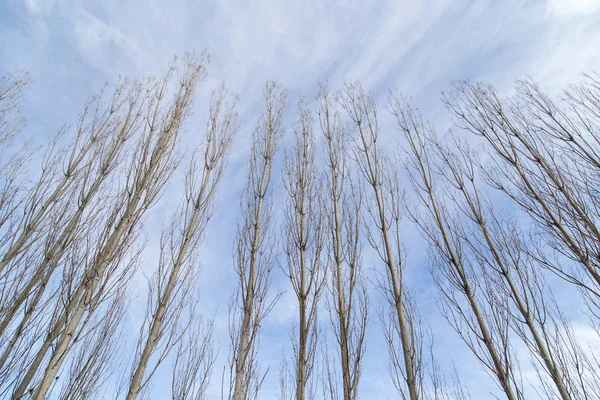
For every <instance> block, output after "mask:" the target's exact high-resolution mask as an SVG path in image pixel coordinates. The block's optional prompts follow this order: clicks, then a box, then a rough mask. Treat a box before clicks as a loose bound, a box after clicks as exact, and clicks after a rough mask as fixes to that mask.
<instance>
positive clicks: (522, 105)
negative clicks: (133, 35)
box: [444, 74, 600, 299]
mask: <svg viewBox="0 0 600 400" xmlns="http://www.w3.org/2000/svg"><path fill="white" fill-rule="evenodd" d="M599 82H600V78H599V77H598V75H597V74H591V75H588V76H587V77H586V79H585V81H584V82H583V83H582V84H580V85H576V86H573V87H572V88H571V89H570V90H568V91H567V92H566V93H565V96H564V103H563V104H561V105H557V104H555V103H554V102H553V101H551V100H550V99H549V97H548V96H547V95H545V94H544V93H543V92H542V91H541V90H540V89H539V88H538V87H537V86H536V85H535V84H534V83H533V82H531V81H530V80H526V81H519V82H518V83H517V95H516V96H515V97H513V98H511V99H507V100H501V99H500V98H499V97H498V96H497V93H496V91H495V89H494V88H493V87H492V86H490V85H485V84H472V83H469V82H467V81H459V82H456V83H455V84H454V90H453V91H452V92H451V93H449V94H448V95H445V96H444V101H445V103H446V105H447V106H448V109H449V110H450V111H451V112H452V113H453V115H454V116H455V119H456V124H457V125H458V126H459V127H460V128H463V129H465V130H467V131H469V132H472V133H474V134H475V135H477V136H480V137H482V138H484V139H485V142H486V144H487V145H488V146H487V148H488V149H489V150H490V154H491V159H490V162H491V165H492V166H493V168H490V169H491V170H492V171H493V172H492V173H490V174H488V177H487V178H488V180H489V181H490V183H491V184H492V185H493V186H494V187H495V188H496V189H499V190H501V191H502V192H504V193H505V194H506V195H507V196H508V197H509V198H511V199H512V200H513V201H514V202H515V203H516V204H517V205H518V206H520V207H521V209H522V210H523V211H525V212H526V213H527V214H528V215H529V216H530V217H531V218H532V219H533V220H534V221H535V222H536V223H537V226H538V227H539V228H540V233H541V234H542V235H543V236H545V241H546V244H547V246H546V247H547V248H546V249H542V250H543V251H541V252H539V253H538V254H537V256H538V261H539V262H541V263H542V264H544V265H545V266H546V267H547V268H549V269H551V270H552V271H554V272H556V273H558V274H559V275H560V276H562V277H563V278H565V279H566V280H568V281H569V282H571V283H574V284H576V285H577V286H579V287H580V288H583V289H584V291H585V292H586V293H588V294H589V295H592V296H594V297H596V299H597V297H598V296H600V290H599V286H600V274H599V272H598V268H599V265H600V247H599V246H598V243H599V239H600V230H599V229H598V227H597V223H596V221H597V220H598V217H599V214H598V204H600V203H598V195H597V192H596V190H595V189H594V187H596V185H597V182H598V172H599V170H598V166H599V165H600V164H599V163H598V158H597V156H598V154H600V153H599V148H598V141H597V137H596V136H597V135H596V134H595V131H596V130H597V127H598V107H599V106H598V104H599V103H600V101H599V95H598V93H599V90H600V83H599ZM546 250H553V251H554V252H555V253H556V254H558V255H559V256H562V257H566V258H568V259H570V260H572V261H573V262H574V264H575V265H578V266H579V267H580V268H569V266H570V263H557V262H555V259H553V257H548V253H549V252H548V251H546ZM571 265H572V264H571Z"/></svg>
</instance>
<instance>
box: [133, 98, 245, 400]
mask: <svg viewBox="0 0 600 400" xmlns="http://www.w3.org/2000/svg"><path fill="white" fill-rule="evenodd" d="M226 96H227V92H226V90H225V88H222V89H221V90H220V91H219V92H218V93H215V94H213V98H212V101H211V105H210V113H209V118H208V123H207V130H206V133H205V136H204V140H203V143H202V144H201V147H200V148H199V149H198V150H197V151H196V152H195V153H194V154H193V155H192V161H191V163H190V166H189V169H188V172H187V175H186V179H185V201H184V202H183V204H182V205H181V206H180V211H179V212H177V213H176V214H175V216H174V217H173V220H172V222H171V226H170V229H168V231H166V232H165V233H164V234H163V238H162V239H161V254H160V260H159V267H158V272H157V274H156V276H155V277H154V279H153V281H152V282H151V285H153V287H152V288H151V290H150V298H149V299H148V310H147V313H148V314H147V318H146V321H145V323H144V325H143V327H142V330H141V332H140V338H139V342H138V348H137V351H136V357H135V361H134V365H133V368H132V373H131V381H130V385H129V390H128V393H127V396H126V399H127V400H134V399H136V398H137V397H138V394H139V393H140V392H141V390H142V389H143V387H144V386H145V385H146V384H147V383H148V382H149V381H150V379H151V378H152V376H153V374H154V372H155V371H156V369H157V368H158V367H159V365H160V364H161V363H162V361H163V360H164V359H165V358H166V357H167V356H168V354H169V352H170V351H171V349H172V348H173V347H174V346H176V345H177V344H178V342H179V341H180V339H181V336H182V335H183V334H184V331H185V330H186V329H187V326H186V325H187V323H186V322H185V319H186V318H185V317H183V316H182V315H181V314H182V312H184V310H185V308H186V306H187V305H188V303H189V297H190V292H192V291H193V290H194V286H195V285H194V282H195V280H196V279H197V275H198V268H199V266H198V265H197V262H195V257H196V254H195V253H196V252H197V249H198V246H199V245H200V243H201V240H202V238H203V236H204V232H205V228H206V224H207V222H208V220H209V219H210V218H211V216H212V215H213V213H214V210H215V194H216V191H217V188H218V185H219V183H220V181H221V177H222V175H223V169H224V166H225V163H226V155H227V152H228V150H229V146H230V144H231V140H232V137H233V135H234V134H235V133H236V130H237V114H236V111H235V107H236V103H237V99H234V100H233V101H232V102H228V100H227V98H226ZM157 351H159V354H158V356H157V357H156V360H155V361H153V362H151V360H150V358H151V356H152V355H154V354H156V352H157Z"/></svg>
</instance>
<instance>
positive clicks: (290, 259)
mask: <svg viewBox="0 0 600 400" xmlns="http://www.w3.org/2000/svg"><path fill="white" fill-rule="evenodd" d="M298 114H299V115H298V122H297V125H296V127H295V128H294V144H293V147H292V148H291V149H290V150H289V151H287V152H286V154H285V160H284V167H283V169H284V175H283V180H284V186H285V190H286V192H287V197H286V202H285V211H284V214H285V223H284V230H283V237H285V244H284V252H285V254H286V256H287V271H286V275H287V276H288V278H289V279H290V282H291V284H292V289H293V290H294V293H295V294H296V299H297V301H298V311H299V320H298V328H297V329H298V331H297V332H298V333H297V336H296V337H295V340H294V343H293V348H294V364H295V369H294V374H293V376H294V380H295V383H296V390H295V398H296V400H305V399H313V398H314V397H315V392H316V386H315V385H314V382H313V380H312V377H313V370H314V364H315V355H316V351H317V342H318V340H319V327H318V324H317V307H318V302H319V298H320V297H321V294H322V292H323V288H324V287H325V277H326V267H325V265H324V263H323V260H322V258H321V253H322V250H323V247H324V245H325V231H324V230H325V228H324V223H323V219H324V215H323V211H322V210H323V207H322V204H321V203H322V202H321V198H320V182H319V179H318V170H317V165H316V160H315V159H316V151H315V146H316V143H315V134H314V131H313V124H314V121H313V116H312V113H311V112H310V111H309V110H308V109H306V108H305V106H304V104H303V101H302V100H300V102H299V104H298Z"/></svg>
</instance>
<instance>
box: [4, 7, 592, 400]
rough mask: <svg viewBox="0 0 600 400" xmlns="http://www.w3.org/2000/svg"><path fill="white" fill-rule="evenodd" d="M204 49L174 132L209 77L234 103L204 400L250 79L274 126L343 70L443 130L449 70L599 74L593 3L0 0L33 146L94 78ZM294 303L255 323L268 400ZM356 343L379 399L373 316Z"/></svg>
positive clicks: (557, 84)
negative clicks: (193, 92)
mask: <svg viewBox="0 0 600 400" xmlns="http://www.w3.org/2000/svg"><path fill="white" fill-rule="evenodd" d="M204 48H207V49H209V50H210V53H211V59H212V61H211V64H210V67H209V69H208V77H207V79H206V80H205V81H204V83H203V84H202V85H201V87H200V88H199V91H198V95H197V101H196V105H195V109H194V116H193V117H192V118H191V120H190V123H189V126H188V132H191V133H192V134H194V133H196V134H197V133H201V132H202V128H203V121H204V120H203V118H205V116H206V111H207V105H208V99H209V97H210V92H211V90H212V89H215V88H217V87H218V86H219V85H220V83H221V82H225V83H226V85H227V87H228V88H229V89H230V90H231V91H232V92H234V93H237V94H238V95H239V97H240V103H239V112H240V132H239V134H238V136H237V137H236V140H235V142H234V144H233V149H232V151H231V154H230V159H229V167H228V169H227V172H226V176H225V177H224V180H223V182H225V183H226V184H223V185H221V188H220V191H219V208H218V210H217V213H216V215H215V217H214V218H213V220H212V221H211V223H210V224H209V226H208V231H207V234H206V237H205V240H204V243H203V245H202V248H201V252H200V254H201V256H200V257H201V263H202V268H203V272H202V279H201V282H200V283H199V285H200V287H199V293H200V298H201V299H202V306H201V307H202V310H203V312H204V314H205V315H206V316H213V315H214V317H215V337H216V338H217V339H218V340H219V342H220V352H219V358H218V361H217V364H216V368H215V370H214V374H213V380H212V384H211V387H210V389H209V393H208V398H209V399H212V398H219V397H220V377H221V372H222V367H223V362H224V359H225V357H226V356H227V353H228V349H227V345H228V341H227V301H228V299H229V297H230V296H231V294H232V293H233V289H234V281H233V277H234V276H233V269H232V265H233V264H232V256H231V252H232V248H233V234H234V231H235V223H236V215H237V211H238V209H239V200H238V199H239V192H240V190H241V189H242V186H243V183H244V177H245V167H244V166H245V162H246V160H247V156H248V151H249V147H250V138H251V132H252V128H253V126H254V123H255V121H256V118H257V117H258V114H259V112H260V108H261V100H262V98H261V88H262V86H263V85H264V82H265V81H266V80H274V81H276V82H278V83H279V84H281V85H283V86H284V87H286V88H287V89H288V93H289V96H288V107H287V112H286V114H285V119H284V125H285V126H286V128H287V130H288V131H289V130H290V128H291V126H292V122H293V120H294V118H295V116H294V112H293V110H294V109H295V104H296V102H297V101H298V99H299V97H300V96H306V98H307V99H308V100H309V102H310V101H312V99H314V96H315V95H316V92H317V85H318V82H320V81H325V80H327V81H328V82H329V84H330V86H331V87H333V88H339V87H340V85H341V84H342V83H343V82H344V81H345V80H354V79H359V80H361V81H362V83H363V85H364V86H365V88H367V89H368V90H370V91H372V94H373V96H374V97H375V98H376V99H380V100H381V99H384V98H385V94H386V91H387V89H389V88H391V87H393V86H396V87H397V88H398V89H399V90H400V91H401V92H403V93H405V94H407V95H409V96H411V97H412V99H413V101H414V103H415V104H416V106H417V107H418V108H419V109H420V110H421V111H422V112H423V114H424V115H425V116H426V117H427V118H429V119H431V120H432V121H434V122H435V123H436V126H439V127H444V126H446V125H447V124H448V120H449V119H448V115H447V113H446V111H445V109H444V107H443V105H442V103H441V102H440V101H439V99H440V93H441V91H443V90H446V89H448V88H449V85H450V83H451V81H452V80H454V79H463V78H468V79H471V80H483V81H486V82H490V83H492V84H494V85H495V86H496V87H497V88H498V90H499V92H500V93H502V94H509V93H510V92H511V91H512V87H513V82H514V80H515V79H518V78H523V77H525V76H531V77H533V78H534V79H535V80H536V81H538V82H539V83H540V85H541V86H542V88H543V89H545V90H547V91H549V92H550V93H555V94H557V93H559V91H560V90H561V88H564V86H565V84H566V83H568V82H573V81H575V80H577V79H578V75H579V74H580V73H581V72H585V71H587V70H590V69H600V52H599V51H598V49H600V0H535V1H534V0H529V1H516V0H504V1H486V0H478V1H466V0H423V1H410V0H389V1H388V0H362V1H357V0H345V1H344V0H320V1H313V0H304V1H291V0H272V1H267V0H264V1H257V0H248V1H238V0H222V1H212V2H209V1H193V0H170V1H159V0H145V1H143V2H140V1H133V0H105V1H74V0H73V1H67V0H23V1H18V0H0V73H4V72H8V71H12V70H15V69H26V70H28V71H30V73H31V75H32V78H33V83H32V85H31V89H30V91H29V93H28V95H27V97H26V103H25V111H26V113H27V115H28V118H29V125H28V127H27V129H26V130H25V132H24V137H32V138H34V140H35V141H36V142H37V143H39V144H43V143H44V142H45V141H46V140H47V138H48V137H50V136H51V135H52V134H53V133H54V132H55V131H56V130H58V129H59V128H60V127H61V126H62V125H64V124H66V123H72V122H74V121H75V120H76V118H77V114H78V113H79V112H80V110H81V108H82V105H83V102H84V101H85V99H86V98H87V97H88V96H90V95H92V94H94V93H97V92H98V91H99V90H100V88H102V86H103V85H104V84H105V82H109V83H110V82H113V83H114V82H115V81H116V79H117V78H118V76H119V75H126V76H132V77H141V76H143V75H147V74H157V73H160V72H161V71H163V70H164V68H165V67H166V66H167V65H168V63H169V61H170V60H171V59H172V57H173V56H174V55H175V54H182V53H183V52H185V51H190V50H196V51H200V50H202V49H204ZM394 135H396V132H394V131H393V130H389V131H387V130H386V131H384V132H383V136H384V138H385V139H384V140H390V142H391V141H392V140H393V138H394ZM279 156H281V154H280V155H279ZM275 182H276V184H277V185H276V187H275V189H277V188H279V189H281V188H282V185H281V183H280V182H281V180H280V177H279V172H276V176H275ZM175 187H177V185H175ZM276 196H277V195H276ZM178 201H179V197H178V196H177V190H168V191H167V194H165V195H164V196H163V198H162V199H161V201H160V203H159V204H158V205H157V206H156V207H155V209H154V210H152V212H151V213H150V214H149V215H148V218H147V219H146V221H145V227H146V231H147V232H148V233H147V236H148V240H149V247H148V249H147V253H146V260H148V262H147V265H144V267H143V268H147V269H149V270H151V269H152V265H151V264H152V261H151V260H152V254H153V253H152V251H153V246H156V244H157V238H158V234H156V232H160V227H161V226H162V224H163V223H165V222H167V221H168V218H169V216H170V215H171V213H172V211H173V208H174V207H175V206H176V205H177V203H178ZM407 229H410V228H407ZM407 247H408V248H409V259H410V260H411V261H412V265H414V268H413V269H412V271H411V272H410V273H409V275H410V277H409V279H411V284H412V285H413V287H414V288H415V290H416V291H417V292H419V293H420V295H419V297H418V299H417V301H418V303H419V308H420V309H421V311H422V312H423V313H424V314H426V315H427V316H428V318H429V319H430V323H431V325H432V328H433V330H434V333H435V340H436V346H437V348H438V349H439V352H440V354H442V355H443V357H444V360H445V361H448V362H449V361H450V360H452V359H454V360H456V361H457V363H458V364H459V367H461V373H462V374H463V376H464V377H465V379H466V382H467V384H468V385H469V387H470V389H471V391H472V393H473V395H474V398H477V399H479V398H492V397H491V396H492V394H491V393H496V392H495V390H496V389H495V388H494V385H493V383H491V382H490V380H489V379H487V377H486V374H485V372H483V371H481V368H480V367H479V365H478V364H477V363H476V361H474V360H473V359H472V358H470V357H469V356H468V355H467V354H466V349H465V348H464V347H461V346H460V343H459V342H458V340H457V339H456V338H454V335H453V332H451V331H450V328H449V327H448V326H447V325H444V324H445V322H444V321H443V320H442V318H441V316H440V315H439V312H438V311H437V308H436V306H435V297H434V295H433V288H432V287H431V280H430V278H429V277H428V276H427V273H426V272H425V268H424V266H423V263H424V262H425V261H423V254H424V248H423V246H422V244H421V241H420V240H419V239H418V236H417V235H410V234H409V235H407ZM365 258H366V264H368V265H367V268H374V267H377V265H376V264H377V263H376V261H375V259H374V258H372V257H371V258H370V256H369V253H368V252H367V253H366V256H365ZM136 279H137V281H136V282H137V283H136V296H137V297H136V299H137V300H135V299H134V302H133V303H132V308H131V310H130V312H129V315H128V320H127V323H128V326H127V328H126V329H130V331H131V332H132V333H133V334H135V332H136V331H137V327H136V326H137V324H138V323H139V321H140V320H141V318H142V316H143V305H144V302H145V301H144V287H145V283H144V282H143V279H142V278H139V277H138V278H136ZM286 285H287V282H286V280H285V277H284V276H283V275H282V274H281V272H280V271H278V272H276V276H275V286H276V287H279V288H281V289H282V290H286V289H288V287H287V286H286ZM294 307H295V306H294V301H293V296H291V294H290V293H289V292H288V293H286V294H285V295H284V296H283V297H282V300H281V301H280V302H279V303H278V305H277V306H276V307H275V309H274V310H273V312H272V313H271V314H270V316H269V318H268V320H267V321H266V322H265V324H264V329H263V336H262V340H261V350H260V354H261V363H262V365H263V369H266V368H267V367H268V368H270V372H269V374H268V376H267V379H266V380H265V383H264V385H263V390H262V392H261V395H260V398H261V399H266V400H270V399H275V394H274V393H275V387H276V385H277V371H278V370H279V362H280V358H281V354H282V352H283V351H288V352H289V347H288V345H289V334H290V333H291V329H292V326H293V315H294V312H295V308H294ZM369 338H370V339H369V343H368V348H367V355H366V358H365V361H364V362H365V367H364V375H363V380H362V383H361V396H362V398H365V399H379V398H381V399H385V398H393V397H394V393H395V392H394V388H393V386H392V384H391V381H390V380H389V378H388V377H387V364H386V361H384V360H386V356H385V348H384V347H383V345H382V340H381V333H380V330H379V323H378V321H377V318H376V316H375V313H372V318H371V323H370V326H369ZM284 349H287V350H284ZM165 375H166V376H168V373H166V372H165ZM166 379H167V378H164V377H162V376H160V374H159V376H158V377H157V379H156V380H155V382H154V383H153V388H152V393H153V398H155V399H161V398H163V396H166V395H167V394H168V380H166Z"/></svg>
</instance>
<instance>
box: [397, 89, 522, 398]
mask: <svg viewBox="0 0 600 400" xmlns="http://www.w3.org/2000/svg"><path fill="white" fill-rule="evenodd" d="M388 107H389V111H390V112H391V113H392V114H393V115H394V116H395V117H396V119H397V123H398V126H399V128H400V130H401V131H402V132H403V134H404V138H405V139H406V142H407V150H406V155H407V171H408V174H409V179H410V181H411V183H412V185H413V188H414V189H415V194H416V196H417V198H418V199H419V201H420V202H421V204H422V205H423V209H424V211H423V213H422V214H423V215H419V213H412V214H411V217H412V219H413V220H414V221H415V222H416V224H417V225H418V227H419V228H420V230H421V231H422V232H423V234H424V236H425V238H426V239H427V240H428V242H429V243H430V246H431V251H432V260H431V261H432V269H433V273H434V278H435V279H436V283H437V284H438V287H439V288H440V290H441V291H442V294H443V298H444V300H445V302H446V312H445V315H446V318H447V319H448V320H449V322H450V323H451V325H452V326H453V327H454V329H455V330H456V331H457V333H458V334H459V336H460V337H461V338H462V339H463V340H464V341H465V343H466V344H467V346H469V348H470V349H471V351H472V352H473V353H474V355H475V356H476V357H477V358H478V359H479V360H480V361H481V362H482V363H483V364H484V365H485V366H486V367H487V368H488V370H489V371H490V372H491V373H492V375H493V376H494V377H495V378H496V380H497V382H498V384H499V386H500V388H501V389H502V391H503V392H504V394H505V396H506V397H507V398H508V399H509V400H517V399H522V398H523V394H522V389H521V385H520V382H519V381H518V379H517V373H516V372H517V365H516V362H515V360H514V356H513V355H512V352H511V347H510V338H509V335H508V329H509V321H508V316H507V315H506V313H502V310H501V308H499V307H494V304H489V309H488V310H486V308H485V307H484V306H485V304H486V303H485V299H482V297H483V296H482V295H481V294H480V293H481V292H482V291H483V290H482V288H481V285H482V283H481V279H480V277H479V276H478V275H477V273H476V271H474V265H473V264H474V262H473V260H471V259H470V257H469V254H468V252H467V251H466V249H465V247H466V246H465V244H464V241H463V240H461V235H460V232H461V223H460V221H459V218H458V217H457V216H454V215H452V214H451V213H450V212H449V211H448V209H447V207H446V206H445V204H444V201H443V199H442V198H440V196H439V193H438V191H437V189H436V187H435V181H436V177H435V175H434V170H433V169H434V165H433V162H434V160H432V159H431V157H430V148H429V146H428V137H433V136H434V133H433V128H432V127H431V126H430V125H429V124H427V123H426V122H425V121H423V118H422V117H421V116H420V114H418V113H417V112H416V111H415V110H414V109H412V107H411V106H410V104H409V103H408V101H407V99H406V98H402V97H401V96H399V95H398V94H397V93H396V92H394V91H392V92H390V96H389V102H388ZM461 297H462V299H460V298H461ZM461 300H462V301H461ZM465 302H466V304H465Z"/></svg>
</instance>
